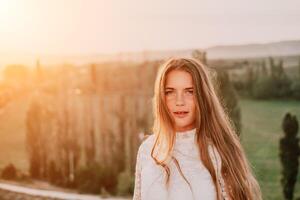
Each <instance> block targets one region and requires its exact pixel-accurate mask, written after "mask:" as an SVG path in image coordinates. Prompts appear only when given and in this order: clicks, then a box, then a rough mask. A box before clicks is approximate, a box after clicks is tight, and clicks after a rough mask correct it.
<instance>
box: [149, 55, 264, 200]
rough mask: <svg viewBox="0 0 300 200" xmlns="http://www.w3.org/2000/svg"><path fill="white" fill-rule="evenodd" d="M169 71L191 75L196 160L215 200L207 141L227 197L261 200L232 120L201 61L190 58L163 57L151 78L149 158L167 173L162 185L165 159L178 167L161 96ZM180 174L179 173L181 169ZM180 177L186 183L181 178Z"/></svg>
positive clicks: (172, 129)
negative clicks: (218, 161) (216, 157)
mask: <svg viewBox="0 0 300 200" xmlns="http://www.w3.org/2000/svg"><path fill="white" fill-rule="evenodd" d="M171 70H184V71H186V72H188V73H190V74H191V76H192V79H193V86H194V96H195V102H196V140H197V144H198V149H199V153H200V159H201V160H202V162H203V165H204V166H205V167H206V168H207V170H208V171H209V173H210V175H211V177H212V180H213V183H214V186H215V188H216V191H217V197H218V200H221V192H220V187H219V184H218V180H217V177H216V173H215V169H214V166H213V163H212V160H211V157H210V156H209V152H208V145H209V144H213V146H214V147H215V148H216V150H217V151H218V153H219V154H220V158H221V162H222V167H221V174H222V176H223V177H224V181H225V185H226V190H227V191H228V195H229V196H230V199H234V200H245V199H249V200H261V199H262V197H261V191H260V187H259V184H258V182H257V181H256V179H255V177H254V175H253V173H252V170H251V168H250V166H249V163H248V161H247V158H246V156H245V152H244V150H243V148H242V146H241V143H240V140H239V138H238V136H237V134H236V133H235V129H234V126H232V122H231V121H230V119H229V118H228V116H227V114H226V113H225V111H224V109H223V107H222V104H221V103H220V101H219V99H218V97H217V95H216V93H215V90H214V88H213V84H212V81H211V80H210V77H209V75H208V74H209V69H208V68H207V67H206V66H204V65H203V64H202V63H201V62H199V61H196V60H194V59H190V58H171V59H169V60H167V61H166V62H165V63H164V64H163V65H162V66H161V67H160V69H159V71H158V74H157V77H156V81H155V88H154V97H153V112H154V113H153V114H154V125H153V132H154V138H155V142H154V145H153V147H152V151H151V157H152V158H153V159H154V161H155V162H156V164H157V165H160V166H162V167H163V168H164V170H165V172H166V175H167V176H166V184H168V183H169V179H170V168H169V167H168V162H169V161H170V160H174V161H175V164H176V166H177V168H178V167H179V169H180V166H179V163H178V161H177V159H176V158H174V157H173V156H172V150H173V147H174V141H175V132H176V131H175V126H174V119H173V118H172V117H171V114H170V113H169V111H168V109H167V106H166V102H165V96H164V95H165V83H166V76H167V74H168V72H170V71H171ZM201 113H203V114H201ZM180 173H181V175H182V176H183V174H182V172H181V170H180ZM183 177H184V176H183ZM184 179H185V181H186V182H187V183H188V181H187V179H186V178H185V177H184ZM188 184H189V183H188ZM189 186H190V184H189Z"/></svg>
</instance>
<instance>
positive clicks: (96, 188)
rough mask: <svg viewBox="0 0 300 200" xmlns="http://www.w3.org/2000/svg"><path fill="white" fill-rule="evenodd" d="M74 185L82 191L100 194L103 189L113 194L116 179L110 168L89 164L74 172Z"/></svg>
mask: <svg viewBox="0 0 300 200" xmlns="http://www.w3.org/2000/svg"><path fill="white" fill-rule="evenodd" d="M75 186H76V188H77V189H78V190H79V192H82V193H93V194H100V193H102V192H103V191H107V193H110V194H115V193H116V192H115V191H116V186H117V180H116V174H115V173H114V172H113V171H112V169H111V168H108V167H104V166H101V165H99V164H96V163H95V164H91V165H89V166H85V167H82V168H80V169H79V170H77V171H76V172H75Z"/></svg>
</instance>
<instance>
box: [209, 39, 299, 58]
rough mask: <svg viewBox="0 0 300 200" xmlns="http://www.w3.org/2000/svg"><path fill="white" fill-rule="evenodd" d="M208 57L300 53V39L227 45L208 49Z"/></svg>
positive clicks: (289, 54) (249, 56)
mask: <svg viewBox="0 0 300 200" xmlns="http://www.w3.org/2000/svg"><path fill="white" fill-rule="evenodd" d="M206 51H207V56H208V59H217V58H223V59H227V58H254V57H268V56H291V55H300V40H293V41H281V42H272V43H265V44H246V45H225V46H215V47H210V48H207V49H206Z"/></svg>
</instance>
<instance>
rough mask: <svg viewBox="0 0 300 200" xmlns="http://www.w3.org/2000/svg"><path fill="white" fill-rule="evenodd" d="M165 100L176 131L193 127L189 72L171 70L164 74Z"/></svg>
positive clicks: (191, 86)
mask: <svg viewBox="0 0 300 200" xmlns="http://www.w3.org/2000/svg"><path fill="white" fill-rule="evenodd" d="M165 100H166V104H167V107H168V110H169V112H170V113H171V115H172V117H173V118H174V120H175V128H176V131H187V130H190V129H193V128H195V118H196V106H195V98H194V87H193V79H192V76H191V74H190V73H188V72H186V71H182V70H172V71H170V72H169V73H168V74H167V76H166V86H165Z"/></svg>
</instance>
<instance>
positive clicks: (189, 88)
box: [165, 87, 194, 90]
mask: <svg viewBox="0 0 300 200" xmlns="http://www.w3.org/2000/svg"><path fill="white" fill-rule="evenodd" d="M165 89H166V90H175V88H172V87H166V88H165ZM184 89H185V90H192V89H194V88H193V87H188V88H184Z"/></svg>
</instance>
